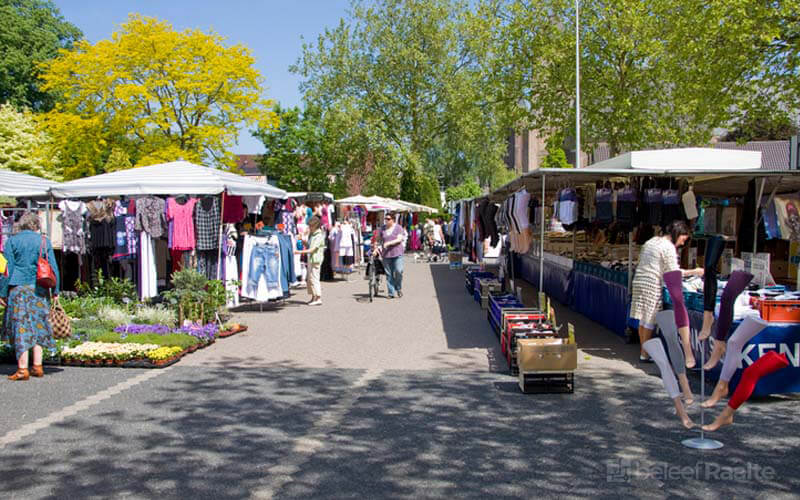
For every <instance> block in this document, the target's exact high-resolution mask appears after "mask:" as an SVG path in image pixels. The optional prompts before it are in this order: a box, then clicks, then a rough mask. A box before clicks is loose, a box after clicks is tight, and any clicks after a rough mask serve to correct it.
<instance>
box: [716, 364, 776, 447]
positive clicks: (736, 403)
mask: <svg viewBox="0 0 800 500" xmlns="http://www.w3.org/2000/svg"><path fill="white" fill-rule="evenodd" d="M787 366H789V360H788V359H786V354H778V353H777V352H775V351H769V352H767V353H766V354H764V355H763V356H761V357H760V358H758V359H757V360H756V362H755V363H753V364H752V365H750V366H748V367H747V368H746V369H745V370H744V373H742V380H740V381H739V385H738V386H737V387H736V391H734V393H733V396H732V397H731V399H730V401H728V406H726V407H725V409H724V410H722V413H720V414H719V416H718V417H717V418H716V419H715V420H714V422H712V423H710V424H708V425H704V426H703V430H706V431H715V430H717V429H719V428H720V427H724V426H726V425H730V424H732V423H733V414H734V413H736V410H738V409H739V407H740V406H741V405H742V403H744V402H745V401H747V400H748V399H749V398H750V395H751V394H753V390H754V389H755V388H756V384H757V383H758V381H759V380H760V379H761V377H765V376H767V375H769V374H771V373H774V372H776V371H778V370H782V369H784V368H786V367H787Z"/></svg>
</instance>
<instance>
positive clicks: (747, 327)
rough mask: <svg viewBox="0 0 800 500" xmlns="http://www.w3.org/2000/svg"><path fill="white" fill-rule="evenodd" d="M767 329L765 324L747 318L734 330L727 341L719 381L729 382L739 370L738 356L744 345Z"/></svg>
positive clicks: (759, 320) (756, 319)
mask: <svg viewBox="0 0 800 500" xmlns="http://www.w3.org/2000/svg"><path fill="white" fill-rule="evenodd" d="M766 327H767V322H766V321H764V320H762V319H758V318H753V317H747V318H745V319H744V320H742V322H741V323H740V324H739V326H738V327H736V330H735V331H734V332H733V333H732V334H731V336H730V338H729V339H728V345H727V348H726V350H725V361H723V362H722V373H720V375H719V379H720V380H724V381H725V382H730V381H731V378H733V374H734V373H736V370H737V369H738V368H739V361H740V356H741V354H742V349H744V345H745V344H746V343H747V342H749V341H750V339H752V338H753V337H755V336H756V335H758V334H759V333H761V330H763V329H764V328H766Z"/></svg>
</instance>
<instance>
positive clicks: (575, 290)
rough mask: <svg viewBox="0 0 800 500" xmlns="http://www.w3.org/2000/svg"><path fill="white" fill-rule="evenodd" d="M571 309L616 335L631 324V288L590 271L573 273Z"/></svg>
mask: <svg viewBox="0 0 800 500" xmlns="http://www.w3.org/2000/svg"><path fill="white" fill-rule="evenodd" d="M571 295H572V305H571V307H572V309H573V310H575V311H577V312H579V313H581V314H583V315H584V316H586V317H587V318H589V319H591V320H592V321H595V322H597V323H600V324H601V325H603V326H605V327H606V328H608V329H609V330H611V331H612V332H614V333H616V334H617V335H625V329H626V328H627V326H628V311H629V309H630V307H629V303H628V288H627V287H625V286H622V285H620V284H619V283H612V282H609V281H605V280H603V279H601V278H598V277H597V276H593V275H591V274H586V273H579V272H577V271H573V272H572V294H571Z"/></svg>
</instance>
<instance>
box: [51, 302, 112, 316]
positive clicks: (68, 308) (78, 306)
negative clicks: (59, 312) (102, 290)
mask: <svg viewBox="0 0 800 500" xmlns="http://www.w3.org/2000/svg"><path fill="white" fill-rule="evenodd" d="M59 302H60V303H61V306H62V307H63V308H64V312H66V313H67V316H69V317H70V318H86V317H92V316H96V315H97V311H98V309H100V308H101V307H103V306H111V305H114V300H113V299H112V298H111V297H74V298H64V297H60V298H59Z"/></svg>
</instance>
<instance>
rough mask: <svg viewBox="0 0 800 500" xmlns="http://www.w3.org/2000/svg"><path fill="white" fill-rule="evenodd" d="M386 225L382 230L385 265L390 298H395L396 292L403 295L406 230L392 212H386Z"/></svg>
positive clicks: (399, 295)
mask: <svg viewBox="0 0 800 500" xmlns="http://www.w3.org/2000/svg"><path fill="white" fill-rule="evenodd" d="M384 222H385V225H384V227H383V231H382V232H381V237H382V240H383V267H384V269H386V283H387V285H388V288H389V298H390V299H393V298H394V297H395V293H396V294H397V296H398V297H402V296H403V250H404V248H405V241H406V230H405V229H403V226H401V225H400V224H397V223H396V222H395V217H394V215H392V214H386V217H385V218H384Z"/></svg>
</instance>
